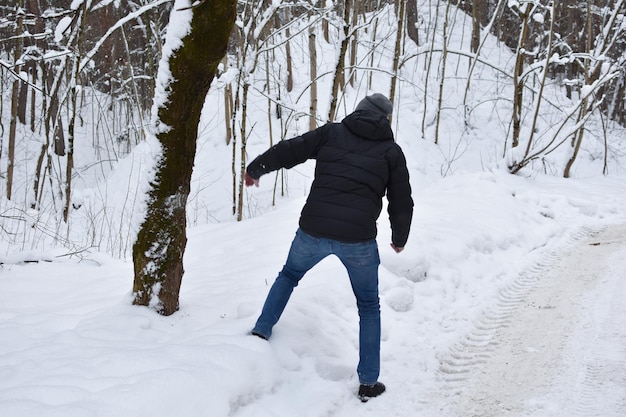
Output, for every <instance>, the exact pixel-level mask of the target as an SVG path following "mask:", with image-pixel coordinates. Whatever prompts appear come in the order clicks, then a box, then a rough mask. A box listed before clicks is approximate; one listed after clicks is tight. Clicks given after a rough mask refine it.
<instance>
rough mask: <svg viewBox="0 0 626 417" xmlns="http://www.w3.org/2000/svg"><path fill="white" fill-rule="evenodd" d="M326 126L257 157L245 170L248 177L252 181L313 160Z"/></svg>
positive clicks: (280, 143)
mask: <svg viewBox="0 0 626 417" xmlns="http://www.w3.org/2000/svg"><path fill="white" fill-rule="evenodd" d="M325 130H326V126H322V127H319V128H317V129H315V130H312V131H310V132H307V133H305V134H304V135H301V136H297V137H295V138H293V139H289V140H284V141H281V142H279V143H277V144H276V145H274V146H272V147H271V148H270V149H268V150H267V151H265V152H264V153H262V154H261V155H259V156H257V157H256V158H255V159H254V160H253V161H252V162H250V164H249V165H248V167H247V168H246V171H247V172H248V175H250V176H251V177H252V178H254V179H258V178H260V177H261V176H262V175H265V174H267V173H269V172H272V171H276V170H278V169H281V168H291V167H294V166H296V165H298V164H301V163H303V162H305V161H306V160H308V159H311V158H315V157H316V156H317V152H318V150H319V148H320V146H321V145H322V142H323V140H324V133H325Z"/></svg>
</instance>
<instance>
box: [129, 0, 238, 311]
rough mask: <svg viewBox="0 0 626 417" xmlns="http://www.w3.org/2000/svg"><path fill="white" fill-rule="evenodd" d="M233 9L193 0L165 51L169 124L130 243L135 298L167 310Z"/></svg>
mask: <svg viewBox="0 0 626 417" xmlns="http://www.w3.org/2000/svg"><path fill="white" fill-rule="evenodd" d="M235 11H236V1H235V0H211V1H203V2H200V3H199V4H198V5H197V6H194V7H193V9H192V13H193V17H192V18H191V29H190V31H189V33H188V34H187V35H186V36H185V37H184V38H183V39H182V45H181V46H180V48H179V49H178V50H175V51H174V52H172V55H171V56H170V57H169V69H170V71H171V74H172V77H171V79H172V81H171V82H170V85H169V88H166V89H165V90H166V91H167V92H168V97H167V100H166V101H165V103H166V104H164V105H163V106H162V107H161V108H159V109H158V111H157V116H158V117H157V119H158V121H157V123H160V124H162V125H166V126H169V127H170V129H167V131H164V132H163V131H160V133H158V134H157V139H158V140H159V142H160V143H161V145H162V147H163V154H162V157H161V160H160V161H159V163H158V165H157V168H156V174H155V178H154V182H153V184H152V189H151V190H150V191H149V195H148V207H147V213H146V218H145V220H144V222H143V224H142V225H141V228H140V230H139V233H138V236H137V241H136V242H135V244H134V245H133V263H134V269H135V281H134V285H133V291H134V294H135V299H134V304H136V305H150V306H152V307H154V308H156V310H157V311H158V312H159V313H160V314H163V315H166V316H167V315H170V314H172V313H174V312H175V311H176V310H177V309H178V296H179V292H180V285H181V281H182V277H183V254H184V252H185V246H186V244H187V234H186V230H185V228H186V204H187V197H188V195H189V189H190V181H191V173H192V168H193V161H194V157H195V153H196V138H197V134H198V122H199V120H200V114H201V111H202V107H203V104H204V101H205V98H206V95H207V93H208V91H209V87H210V85H211V82H212V81H213V78H214V77H215V73H216V71H217V66H218V64H219V63H220V61H221V60H222V58H223V57H224V55H225V53H226V46H227V44H228V39H229V36H230V33H231V30H232V27H233V24H234V21H235ZM178 12H179V11H173V12H172V13H178ZM162 130H163V129H162Z"/></svg>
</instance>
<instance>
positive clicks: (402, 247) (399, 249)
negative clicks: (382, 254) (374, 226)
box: [391, 243, 404, 253]
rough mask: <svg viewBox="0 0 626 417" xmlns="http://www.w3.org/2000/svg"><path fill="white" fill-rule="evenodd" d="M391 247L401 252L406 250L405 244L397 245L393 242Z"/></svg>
mask: <svg viewBox="0 0 626 417" xmlns="http://www.w3.org/2000/svg"><path fill="white" fill-rule="evenodd" d="M391 248H392V249H393V250H394V251H396V253H400V252H402V251H403V250H404V246H396V245H394V244H393V243H392V244H391Z"/></svg>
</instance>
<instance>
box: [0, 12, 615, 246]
mask: <svg viewBox="0 0 626 417" xmlns="http://www.w3.org/2000/svg"><path fill="white" fill-rule="evenodd" d="M201 3H204V1H198V2H195V3H194V4H191V2H188V1H177V2H174V1H172V0H137V1H122V0H100V1H98V0H55V1H52V0H17V1H16V0H0V34H1V35H0V36H1V38H0V39H1V42H0V135H1V136H0V189H1V190H2V192H1V193H0V235H2V241H3V246H2V251H3V252H5V253H6V252H10V251H14V250H41V249H42V248H44V247H49V246H58V247H62V248H63V250H64V251H65V252H66V253H72V254H79V253H80V252H81V251H84V250H87V249H92V248H95V249H97V250H101V251H104V252H108V253H110V254H112V255H113V256H119V257H126V256H128V255H129V253H130V250H131V245H132V243H133V241H134V239H135V235H136V231H137V228H136V224H137V221H138V220H137V218H136V217H137V216H138V214H137V213H138V212H141V210H139V209H140V208H141V205H142V195H143V194H145V191H146V190H145V185H144V184H145V182H146V178H147V179H148V180H149V174H150V169H151V168H150V155H152V154H151V150H150V148H151V145H150V141H148V140H147V138H149V137H150V136H151V135H153V134H154V133H153V131H154V128H155V126H154V125H153V121H154V114H153V113H154V110H153V99H154V97H155V80H156V79H157V78H158V70H159V62H160V59H161V56H162V48H163V43H164V39H165V36H166V33H167V31H168V30H171V28H168V24H169V22H170V19H171V16H173V14H174V13H179V12H181V9H183V8H185V9H188V8H191V9H192V10H193V8H194V7H196V6H197V5H198V4H201ZM625 11H626V10H625V6H624V1H623V0H608V1H598V0H587V1H547V0H530V1H517V0H507V1H504V0H472V1H456V0H452V1H450V2H445V1H442V0H387V1H382V0H345V1H339V2H332V1H298V0H293V1H289V0H282V1H276V0H274V1H270V0H258V1H238V2H237V10H236V13H237V15H236V19H235V26H234V29H233V31H232V33H231V35H230V40H229V42H228V48H227V50H226V54H225V57H224V59H223V61H222V63H221V64H220V66H219V68H218V72H217V74H216V77H215V80H214V81H213V84H212V85H211V88H210V92H209V94H208V96H207V98H206V103H205V107H204V111H203V115H204V116H203V117H204V118H203V121H202V122H201V125H200V126H199V134H198V146H199V153H198V155H197V156H196V160H195V170H196V171H194V183H193V184H192V191H191V196H190V199H189V202H188V203H187V208H188V209H187V220H188V223H189V224H192V225H198V224H205V223H214V222H222V221H233V220H243V219H245V218H249V217H254V216H256V215H258V214H260V213H262V212H263V211H265V210H267V207H271V206H272V205H274V204H276V199H277V198H280V196H284V195H286V194H288V193H289V192H290V183H289V180H288V177H287V175H286V174H285V173H279V174H277V176H276V178H275V179H274V181H275V185H274V189H273V192H272V193H271V195H268V196H267V200H266V201H258V200H256V199H255V198H254V197H252V198H251V197H250V196H248V195H247V194H246V190H245V189H244V185H243V179H242V177H243V176H242V172H243V170H244V169H245V164H246V161H247V160H248V159H249V158H250V157H254V155H255V154H256V153H257V151H259V152H260V151H262V150H263V149H265V148H267V147H268V146H271V144H272V143H275V142H276V141H280V140H284V139H288V138H289V137H293V136H295V135H296V134H299V133H303V132H304V131H306V130H308V129H311V128H315V127H317V126H320V125H322V124H324V123H328V122H334V121H338V120H339V119H340V118H341V117H342V116H343V115H345V114H347V113H349V112H350V111H351V110H352V108H353V103H355V102H357V101H358V99H359V98H361V97H362V96H363V95H364V94H366V93H368V92H370V91H378V92H381V93H384V94H386V95H388V96H389V97H390V98H391V100H392V101H393V102H394V105H395V106H396V108H397V111H395V112H394V116H393V117H394V123H396V125H395V126H396V127H397V128H398V130H399V131H402V130H403V129H402V123H404V120H408V119H410V120H411V121H412V125H416V126H418V128H417V129H416V130H414V131H411V136H412V137H411V138H408V139H402V141H405V142H400V143H401V144H402V143H406V141H421V142H424V143H427V144H428V146H436V147H440V148H441V152H442V155H444V157H443V161H444V162H443V163H442V164H440V166H439V169H440V173H439V174H440V175H441V176H445V175H449V174H450V173H451V172H453V171H454V170H455V169H456V166H457V164H458V161H460V160H461V159H462V158H463V155H464V154H466V153H468V154H469V153H471V151H472V150H473V149H474V148H479V147H480V146H482V145H481V140H480V139H481V137H484V136H485V134H486V131H487V130H488V129H492V127H493V126H496V128H495V131H494V130H493V129H492V130H490V131H489V133H490V134H493V137H497V138H498V141H499V142H498V143H497V145H496V146H495V147H492V148H490V150H489V151H488V153H489V155H483V158H484V159H480V160H474V161H472V163H473V164H479V165H480V164H486V165H488V164H489V163H495V164H497V165H498V166H499V167H504V169H506V170H508V172H510V173H511V174H522V173H527V174H526V175H531V174H530V173H533V172H534V173H540V174H547V175H552V176H558V177H566V178H570V177H575V176H576V174H575V172H576V170H575V168H576V162H577V160H578V159H579V158H581V157H583V156H581V152H582V151H581V150H582V149H586V148H587V150H585V153H584V157H585V158H588V159H589V158H590V159H593V160H594V161H595V162H596V165H595V166H596V169H597V172H596V174H599V175H611V174H612V172H611V161H612V160H613V159H615V158H617V157H619V156H621V154H620V152H622V151H620V148H623V147H622V146H620V141H623V138H624V135H623V128H624V125H625V124H626V109H625V108H624V101H625V100H624V85H625V82H624V81H625V77H626V73H625V68H626V67H625V58H626V54H625V49H626V36H625V32H626V20H625V18H624V12H625ZM459 45H460V46H459ZM450 126H453V128H450ZM399 141H400V139H399ZM208 148H210V149H212V150H211V151H210V152H214V153H216V154H218V157H219V159H220V160H221V161H222V163H221V164H220V167H219V168H217V167H212V168H214V171H218V172H217V173H215V172H212V171H210V172H208V173H207V172H205V171H201V168H202V155H203V153H202V152H207V151H206V149H208ZM203 149H204V151H203ZM251 149H252V150H254V152H252V151H251ZM189 163H190V164H191V165H194V161H189ZM122 167H125V168H122ZM129 172H130V174H128V173H129ZM203 178H204V179H205V180H206V181H205V182H203ZM217 182H219V187H218V188H216V187H214V186H213V184H215V183H217ZM215 189H218V190H219V192H215ZM292 192H299V191H292ZM203 193H204V194H203Z"/></svg>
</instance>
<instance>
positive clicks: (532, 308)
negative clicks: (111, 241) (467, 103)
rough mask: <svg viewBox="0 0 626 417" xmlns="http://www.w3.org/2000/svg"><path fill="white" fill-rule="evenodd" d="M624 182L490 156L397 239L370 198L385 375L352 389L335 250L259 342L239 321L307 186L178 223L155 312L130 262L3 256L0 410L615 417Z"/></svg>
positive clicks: (620, 362)
mask: <svg viewBox="0 0 626 417" xmlns="http://www.w3.org/2000/svg"><path fill="white" fill-rule="evenodd" d="M623 184H624V179H623V178H621V179H620V178H613V179H611V178H599V179H588V180H584V179H581V180H576V181H572V180H563V179H555V178H550V177H545V178H544V177H537V178H534V179H532V180H529V179H525V178H522V177H516V176H511V175H509V174H507V173H505V172H500V171H495V172H485V173H480V174H466V175H461V174H459V175H455V176H453V177H448V178H444V179H440V180H438V181H435V182H433V183H432V184H431V185H430V186H426V187H424V188H422V189H416V190H415V200H416V210H415V221H414V223H413V228H412V234H411V237H410V240H409V242H408V244H407V247H406V250H405V251H404V252H402V253H401V254H396V253H394V252H393V251H392V250H391V248H389V230H388V229H389V226H388V222H387V220H386V219H385V216H382V217H381V219H380V221H379V238H378V240H379V246H380V251H381V258H382V265H381V268H380V280H381V282H380V292H381V307H382V317H383V341H382V374H381V380H382V381H383V382H385V383H386V384H387V387H388V392H387V393H385V394H384V395H383V396H381V397H380V398H377V399H374V400H371V401H369V402H368V403H365V404H363V403H361V402H360V401H359V400H358V399H357V398H356V395H355V392H356V389H357V385H358V381H357V378H356V375H355V367H356V363H357V359H358V358H357V341H358V337H357V332H358V317H357V312H356V307H355V303H354V297H353V295H352V293H351V290H350V286H349V283H348V279H347V276H346V274H345V272H344V270H343V267H342V266H341V264H340V263H339V262H338V261H337V260H336V259H334V258H328V259H326V260H325V261H323V262H322V263H321V264H319V265H318V266H317V267H315V268H314V269H313V270H312V271H311V272H310V273H309V274H308V275H307V276H306V277H305V279H304V280H303V282H302V283H301V285H300V286H299V287H298V288H297V289H296V291H295V293H294V295H293V297H292V300H291V301H290V304H289V305H288V307H287V310H286V312H285V314H284V316H283V318H282V319H281V321H280V322H279V324H278V325H277V327H276V328H275V333H274V335H273V337H272V339H271V341H269V342H265V341H263V340H260V339H258V338H256V337H253V336H249V335H248V331H249V330H250V328H251V327H252V325H253V324H254V321H255V320H256V316H257V314H258V313H259V310H260V308H261V305H262V303H263V301H264V298H265V295H266V292H267V290H268V287H269V285H270V284H271V282H272V280H273V279H274V277H275V275H276V273H277V271H278V270H279V269H280V268H281V267H282V263H283V261H284V259H285V256H286V253H287V249H288V246H289V244H290V241H291V239H292V237H293V234H294V231H295V228H296V227H297V219H298V214H299V210H300V208H301V206H302V204H303V203H304V197H301V198H294V199H292V200H290V201H289V202H287V203H285V204H284V205H282V206H281V207H279V208H277V209H276V210H275V211H273V212H271V213H269V214H266V215H264V216H261V217H258V218H255V219H250V220H247V221H244V222H240V223H222V224H215V225H205V226H198V227H194V228H192V229H190V231H189V244H188V247H187V252H186V256H185V268H186V274H185V277H184V279H183V285H182V293H181V308H180V311H179V312H178V313H176V314H174V315H173V316H170V317H162V316H159V315H157V314H156V313H154V312H153V311H151V310H149V309H147V308H141V307H134V306H132V305H131V300H132V297H131V287H132V265H131V263H130V262H124V261H120V260H116V259H113V258H110V257H109V256H106V255H103V254H100V253H91V254H87V253H83V254H82V256H81V257H80V258H79V257H77V256H63V257H55V256H54V254H53V253H50V252H48V253H46V254H41V253H24V252H18V253H16V254H14V255H10V256H7V257H5V258H4V262H5V263H4V264H3V265H2V266H1V270H0V341H1V343H0V415H1V416H3V417H21V416H29V417H30V416H39V417H46V416H63V417H73V416H77V417H87V416H111V417H124V416H129V417H130V416H133V417H134V416H139V415H151V416H162V417H173V416H185V417H193V416H210V417H226V416H232V417H244V416H268V417H269V416H284V417H292V416H311V417H313V416H346V417H348V416H349V417H353V416H381V415H385V416H427V417H440V416H450V417H452V416H464V417H465V416H533V417H538V416H572V415H578V416H603V417H610V416H621V415H623V411H624V405H625V401H626V388H625V387H626V384H625V382H626V381H625V375H626V361H625V350H624V349H625V348H624V346H625V344H624V341H625V337H626V336H625V332H626V331H625V330H624V329H626V324H625V322H626V315H625V314H624V313H625V304H624V300H623V296H622V295H623V293H624V290H625V289H626V288H625V285H626V282H625V281H624V271H626V242H625V238H624V236H625V234H626V228H625V227H624V225H625V224H626V193H624V190H625V189H624V185H623ZM263 187H267V188H269V187H271V181H266V182H265V183H264V182H263V181H262V183H261V189H259V190H258V191H256V192H263ZM251 192H255V191H251ZM589 243H599V244H598V245H589ZM59 254H60V252H59ZM28 259H38V260H39V262H36V263H26V262H21V261H24V260H28Z"/></svg>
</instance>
